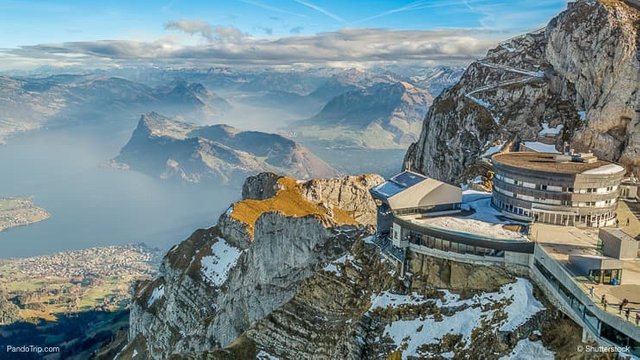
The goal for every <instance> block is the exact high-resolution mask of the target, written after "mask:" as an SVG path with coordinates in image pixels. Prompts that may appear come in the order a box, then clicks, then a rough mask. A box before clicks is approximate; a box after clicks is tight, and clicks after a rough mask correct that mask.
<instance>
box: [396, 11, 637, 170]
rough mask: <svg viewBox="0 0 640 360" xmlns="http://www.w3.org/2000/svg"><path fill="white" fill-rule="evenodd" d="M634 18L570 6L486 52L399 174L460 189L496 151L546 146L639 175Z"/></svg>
mask: <svg viewBox="0 0 640 360" xmlns="http://www.w3.org/2000/svg"><path fill="white" fill-rule="evenodd" d="M639 12H640V10H639V9H638V8H636V7H633V6H631V5H629V3H627V2H624V1H612V0H606V1H605V0H603V1H578V2H575V3H570V4H569V6H568V8H567V10H565V11H564V12H562V13H561V14H559V15H558V16H557V17H555V18H554V19H552V20H551V21H550V22H549V24H548V25H547V26H546V27H545V28H543V29H539V30H537V31H534V32H531V33H528V34H524V35H521V36H517V37H514V38H512V39H509V40H506V41H504V42H502V43H500V44H499V45H498V46H497V47H495V48H494V49H491V50H489V51H488V53H487V56H486V57H485V58H484V59H482V60H479V61H476V62H474V63H473V64H471V65H470V66H469V67H468V68H467V70H466V71H465V73H464V75H463V76H462V78H461V79H460V81H459V82H458V83H457V84H456V85H454V86H453V87H451V88H449V89H447V90H445V91H444V92H443V93H442V94H441V95H440V96H439V97H438V98H437V99H436V100H435V101H434V104H433V105H432V107H431V108H430V110H429V112H428V114H427V116H426V118H425V120H424V124H423V128H422V132H421V134H420V138H419V139H418V141H417V142H415V143H414V144H412V145H411V146H410V148H409V150H408V152H407V155H406V157H405V165H406V166H407V167H409V168H411V169H413V170H416V171H420V172H423V173H426V174H428V175H430V176H433V177H436V178H439V179H443V180H447V181H456V180H461V179H457V178H458V177H459V176H461V175H462V174H463V173H464V171H465V169H467V168H469V167H470V166H471V165H472V164H474V163H475V162H476V161H477V160H478V159H479V158H481V157H483V156H486V155H487V152H488V151H491V149H492V148H494V147H495V146H496V144H505V143H508V142H510V141H514V140H515V141H516V142H517V141H520V140H530V141H540V140H541V138H543V137H544V141H545V142H547V143H549V142H552V143H554V144H556V145H560V144H562V143H563V142H564V141H569V142H570V143H571V145H572V146H573V147H574V148H575V149H576V150H578V151H584V150H591V151H593V152H594V153H595V154H596V155H597V156H599V157H601V158H604V159H608V160H613V161H619V162H621V163H622V164H624V165H625V166H626V167H627V169H628V170H629V171H636V172H637V171H638V170H639V169H640V118H639V117H638V112H637V111H636V109H638V108H640V105H639V97H638V94H639V93H640V89H639V86H640V85H639V84H640V71H639V69H640V60H639V56H638V51H639V48H640V45H639V42H638V38H639V36H638V33H639V30H638V29H640V26H639V23H638V13H639ZM548 129H554V130H552V131H549V130H548Z"/></svg>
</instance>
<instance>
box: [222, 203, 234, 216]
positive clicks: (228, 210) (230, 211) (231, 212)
mask: <svg viewBox="0 0 640 360" xmlns="http://www.w3.org/2000/svg"><path fill="white" fill-rule="evenodd" d="M224 213H225V215H227V216H231V214H233V205H231V206H229V208H228V209H227V211H225V212H224Z"/></svg>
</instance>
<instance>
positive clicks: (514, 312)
mask: <svg viewBox="0 0 640 360" xmlns="http://www.w3.org/2000/svg"><path fill="white" fill-rule="evenodd" d="M500 293H502V295H501V296H499V297H498V298H505V297H506V298H511V299H512V300H513V301H512V302H511V304H509V305H508V306H507V307H506V308H505V309H504V311H505V313H507V317H508V319H507V322H506V323H504V324H503V325H502V326H500V331H514V330H515V329H517V328H518V327H520V325H522V324H524V323H525V322H526V321H527V320H529V319H530V318H531V317H532V316H533V315H535V314H537V313H538V312H540V311H542V310H544V305H542V303H541V302H540V301H538V299H536V298H535V297H534V296H533V285H531V283H530V282H529V281H527V280H525V279H518V280H517V281H516V282H515V283H513V284H507V285H504V286H503V287H502V288H501V289H500Z"/></svg>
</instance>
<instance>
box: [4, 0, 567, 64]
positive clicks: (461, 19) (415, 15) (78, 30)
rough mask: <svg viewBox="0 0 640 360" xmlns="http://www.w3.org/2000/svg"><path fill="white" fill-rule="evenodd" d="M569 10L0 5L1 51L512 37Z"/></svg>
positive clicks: (130, 2)
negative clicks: (234, 35)
mask: <svg viewBox="0 0 640 360" xmlns="http://www.w3.org/2000/svg"><path fill="white" fill-rule="evenodd" d="M565 7H566V0H539V1H524V0H466V1H465V0H418V1H391V0H372V1H337V0H329V1H320V0H273V1H266V0H228V1H216V0H212V1H185V0H167V1H134V0H126V1H125V0H112V1H109V2H93V1H86V0H85V1H41V0H37V1H18V0H0V33H1V34H2V36H0V48H4V49H5V50H4V51H5V52H7V51H10V50H7V49H16V48H20V47H23V46H33V45H41V44H62V43H77V42H94V41H101V40H116V41H129V42H147V43H151V42H157V41H159V40H160V39H170V40H171V42H172V44H173V45H172V46H173V47H174V48H175V47H177V45H176V44H177V43H180V44H182V45H184V46H187V45H189V46H194V45H196V44H198V43H210V42H211V41H212V40H211V37H209V36H207V35H206V34H203V33H202V32H200V31H191V30H193V27H192V26H187V28H186V32H185V28H184V27H182V26H178V27H176V26H173V27H171V26H169V27H167V24H169V23H171V22H176V21H181V23H180V24H181V25H184V24H187V22H191V24H207V26H209V27H210V28H212V29H223V28H224V29H234V31H235V30H237V31H238V32H240V33H242V35H243V36H244V37H249V38H251V39H253V40H254V41H257V40H276V39H281V38H290V37H296V36H315V35H317V34H323V33H328V32H340V31H344V30H358V29H383V30H388V31H391V32H394V31H425V32H429V31H442V30H451V29H464V30H465V31H467V35H469V36H470V34H471V33H470V32H472V31H476V32H477V33H478V34H479V35H483V36H485V35H489V34H490V35H491V36H493V37H494V38H501V37H502V38H507V37H509V36H511V35H513V34H517V33H521V32H525V31H527V30H531V29H535V28H538V27H540V26H542V25H544V24H546V22H547V21H548V20H549V19H550V18H551V17H553V16H554V15H556V14H557V13H559V12H560V11H561V10H562V9H563V8H565ZM200 28H201V26H200ZM207 31H208V30H207ZM214 33H215V34H218V33H217V32H216V31H214ZM467 35H465V36H467ZM216 36H217V35H216ZM394 39H396V38H394ZM245 43H246V41H245ZM75 49H76V50H74V51H77V50H78V48H77V47H76V48H75ZM40 50H41V49H40ZM65 51H66V50H65ZM92 55H95V54H92ZM99 55H100V56H103V54H99ZM22 56H24V54H22Z"/></svg>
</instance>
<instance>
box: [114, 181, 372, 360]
mask: <svg viewBox="0 0 640 360" xmlns="http://www.w3.org/2000/svg"><path fill="white" fill-rule="evenodd" d="M382 181H383V179H382V178H381V177H380V176H377V175H361V176H346V177H340V178H333V179H320V180H313V181H307V182H301V181H296V180H295V179H292V178H288V177H279V176H277V175H275V174H269V173H265V174H259V175H256V176H253V177H250V178H249V179H247V181H246V182H245V185H244V191H243V198H244V199H243V200H241V201H239V202H236V203H235V204H233V205H232V206H231V207H230V208H229V210H228V211H227V212H226V213H225V214H223V215H222V216H221V217H220V220H219V222H218V225H217V226H215V227H213V228H210V229H206V230H198V231H196V232H195V233H194V234H193V235H192V236H191V237H189V238H188V239H187V240H185V241H183V242H182V243H180V244H179V245H177V246H174V247H173V248H172V249H171V250H169V252H168V253H167V255H166V256H165V259H164V261H163V264H162V266H161V270H160V276H158V277H157V278H156V279H154V280H153V281H146V282H142V283H140V284H139V285H138V286H137V288H136V290H135V297H134V302H133V304H132V307H131V332H130V337H129V340H130V341H129V344H128V345H127V347H125V349H124V350H123V351H122V352H121V354H120V356H121V357H122V358H126V357H127V356H128V357H132V356H133V354H134V353H135V354H139V355H140V356H143V357H146V358H168V357H169V356H170V355H171V354H172V353H173V354H175V353H186V352H198V351H200V352H202V351H208V350H210V349H216V348H220V347H224V346H227V345H230V344H231V343H232V342H233V341H234V340H235V339H237V338H238V336H240V334H242V332H244V331H245V330H246V329H248V328H249V327H250V326H252V325H253V324H255V323H256V322H258V321H260V320H261V319H264V318H265V317H267V316H268V315H269V314H270V313H272V311H273V310H275V309H277V308H278V307H280V306H281V305H283V304H284V303H286V302H288V301H289V300H290V299H291V298H292V297H293V296H294V295H295V293H296V290H297V289H298V287H299V286H300V285H301V284H302V283H303V282H304V280H305V279H307V278H309V277H310V276H312V275H313V274H314V272H315V271H316V270H317V268H318V267H319V266H324V264H325V263H327V262H329V261H332V260H335V259H337V258H338V257H340V256H341V255H343V254H344V253H345V251H347V249H349V248H350V247H351V246H352V245H353V244H354V241H355V240H356V239H358V238H361V237H362V236H364V235H365V234H367V233H368V226H366V225H365V224H363V223H359V222H357V221H356V220H355V219H356V218H359V219H373V218H374V217H375V211H376V207H375V204H374V203H373V200H372V199H371V197H370V195H369V193H368V190H369V188H370V187H372V186H375V185H376V184H379V183H381V182H382ZM303 212H304V213H303ZM243 222H244V223H243ZM248 222H252V224H247V223H248ZM239 225H241V226H242V227H244V229H246V228H248V227H249V225H251V229H252V231H251V234H249V232H248V231H246V230H240V229H241V228H240V227H239Z"/></svg>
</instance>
